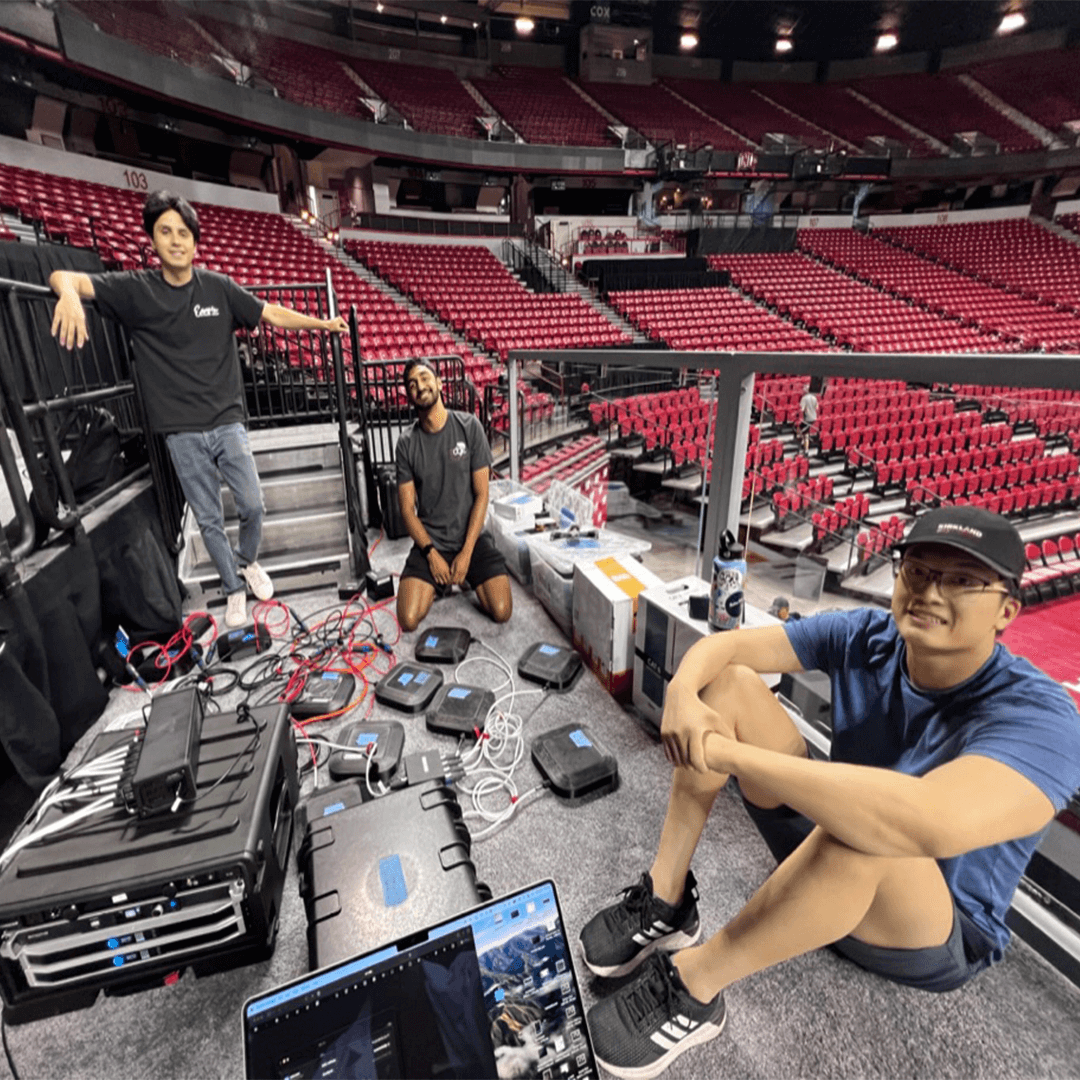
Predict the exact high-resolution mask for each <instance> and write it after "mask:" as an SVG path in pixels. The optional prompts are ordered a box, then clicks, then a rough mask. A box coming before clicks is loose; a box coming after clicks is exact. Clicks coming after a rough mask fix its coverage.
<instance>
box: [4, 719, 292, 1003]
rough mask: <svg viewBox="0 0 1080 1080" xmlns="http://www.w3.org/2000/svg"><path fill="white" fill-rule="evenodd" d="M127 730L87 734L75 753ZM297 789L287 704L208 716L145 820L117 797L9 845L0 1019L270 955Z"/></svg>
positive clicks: (108, 744) (53, 813)
mask: <svg viewBox="0 0 1080 1080" xmlns="http://www.w3.org/2000/svg"><path fill="white" fill-rule="evenodd" d="M130 739H131V732H130V731H127V732H123V731H121V732H111V733H106V734H102V735H99V736H98V737H97V739H95V740H94V742H93V744H92V745H91V747H90V749H89V750H88V751H87V753H86V756H85V757H84V761H85V760H89V759H90V758H92V757H96V756H97V755H99V754H101V753H104V752H106V751H108V750H111V749H113V748H115V747H117V746H119V745H120V744H122V743H123V742H125V741H127V740H130ZM297 792H298V787H297V772H296V743H295V741H294V739H293V737H292V728H291V726H290V722H289V713H288V706H287V705H284V704H276V705H264V706H259V707H256V708H253V709H251V710H250V712H248V713H246V714H245V715H244V716H242V717H238V716H237V714H236V713H222V714H220V715H217V716H207V717H206V720H205V722H204V724H203V728H202V734H201V738H200V741H199V748H198V769H197V772H196V794H195V798H194V800H193V801H192V802H191V803H190V804H184V805H183V806H182V807H181V808H180V809H179V810H178V811H177V812H176V813H175V814H163V815H160V816H158V817H154V818H148V819H140V818H137V817H135V816H133V815H132V814H129V813H128V812H127V810H125V809H123V808H121V807H117V808H116V809H115V810H107V811H105V812H103V813H102V814H101V815H100V816H97V817H92V818H88V819H87V820H86V821H85V823H80V824H78V825H76V826H75V827H74V828H72V829H71V831H70V832H59V833H57V834H55V835H54V836H53V837H51V838H50V840H49V842H47V843H45V844H42V845H31V846H28V847H24V848H22V849H20V850H19V851H18V852H16V853H15V855H14V856H13V858H12V859H11V861H10V862H9V863H8V864H7V865H6V866H5V867H4V869H3V871H2V873H0V996H2V997H3V1002H4V1019H5V1020H6V1021H7V1022H8V1023H9V1024H18V1023H23V1022H25V1021H28V1020H36V1019H39V1018H41V1017H45V1016H55V1015H57V1014H58V1013H63V1012H68V1011H70V1010H73V1009H81V1008H85V1007H87V1006H89V1005H92V1004H93V1003H94V1001H95V1000H97V997H98V995H99V994H100V993H101V992H102V991H104V992H105V993H108V994H119V993H130V992H132V991H135V990H141V989H145V988H147V987H151V986H160V985H161V984H162V983H163V982H165V981H171V979H172V978H173V977H175V973H176V972H180V971H183V970H184V969H186V968H189V967H190V968H191V969H192V970H193V971H194V972H195V974H196V975H204V974H209V973H211V972H216V971H221V970H224V969H227V968H231V967H237V966H239V965H242V964H248V963H254V962H256V961H259V960H264V959H266V958H268V957H269V956H270V955H271V954H272V953H273V949H274V943H275V940H276V937H277V924H278V912H279V908H280V902H281V894H282V889H283V887H284V884H285V873H286V869H287V866H288V857H289V845H290V842H291V840H292V820H293V813H292V812H293V807H294V806H295V805H296V799H297ZM62 816H63V815H62V812H61V810H59V809H58V808H55V807H54V808H50V809H49V810H47V811H46V813H45V816H44V817H43V818H42V821H41V825H42V826H46V825H49V824H51V823H53V822H55V821H59V820H61V818H62Z"/></svg>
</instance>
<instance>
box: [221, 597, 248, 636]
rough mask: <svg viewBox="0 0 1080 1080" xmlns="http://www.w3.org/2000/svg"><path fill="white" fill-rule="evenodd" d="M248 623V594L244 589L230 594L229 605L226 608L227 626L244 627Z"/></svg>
mask: <svg viewBox="0 0 1080 1080" xmlns="http://www.w3.org/2000/svg"><path fill="white" fill-rule="evenodd" d="M246 623H247V593H246V592H244V590H243V589H237V590H236V592H233V593H229V603H228V606H227V607H226V608H225V625H226V626H229V627H233V628H235V627H237V626H244V625H245V624H246Z"/></svg>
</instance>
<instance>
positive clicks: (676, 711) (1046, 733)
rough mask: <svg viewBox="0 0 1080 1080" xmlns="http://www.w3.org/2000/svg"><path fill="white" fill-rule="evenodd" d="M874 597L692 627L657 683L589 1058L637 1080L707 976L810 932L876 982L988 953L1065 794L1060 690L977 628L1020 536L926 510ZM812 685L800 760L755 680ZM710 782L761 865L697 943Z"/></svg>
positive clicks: (1000, 599)
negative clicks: (732, 797)
mask: <svg viewBox="0 0 1080 1080" xmlns="http://www.w3.org/2000/svg"><path fill="white" fill-rule="evenodd" d="M897 548H898V552H897V554H898V562H897V563H896V569H897V576H896V584H895V587H894V589H893V596H892V610H891V612H888V611H884V610H879V609H872V608H867V609H858V610H855V611H846V612H835V613H833V612H830V613H827V614H821V615H816V616H814V617H812V618H804V619H802V620H800V621H798V622H788V623H785V624H784V625H783V626H778V627H766V628H761V629H752V630H736V631H731V632H729V633H723V634H714V635H713V636H711V637H709V638H706V639H704V640H702V641H701V642H699V643H698V644H696V645H695V646H694V647H693V648H692V649H691V650H690V651H689V652H688V653H687V654H686V657H685V659H684V660H683V663H682V664H681V665H680V667H679V670H678V671H677V673H676V675H675V677H674V678H673V679H672V681H671V684H670V686H669V688H668V692H667V700H666V702H665V706H664V717H663V724H662V728H661V731H662V737H663V742H664V750H665V752H666V754H667V756H668V759H669V760H670V761H671V763H672V765H673V766H674V778H673V782H672V787H671V794H670V797H669V801H668V809H667V816H666V818H665V820H664V826H663V831H662V833H661V836H660V847H659V851H658V852H657V855H656V859H655V861H654V862H653V864H652V867H651V868H650V870H649V872H648V873H645V874H642V876H641V880H640V881H639V882H638V883H637V884H635V885H633V886H631V887H630V888H628V889H625V890H624V891H623V897H622V899H621V900H620V901H619V902H618V903H617V904H614V905H613V906H611V907H608V908H606V909H605V910H603V911H601V912H600V913H599V914H598V915H596V916H595V917H594V918H593V919H592V920H591V921H590V922H589V923H588V924H587V925H586V926H585V928H584V929H583V930H582V932H581V942H582V948H583V951H584V954H585V961H586V963H587V964H588V966H589V968H590V969H591V970H592V971H593V972H594V973H596V974H597V975H602V976H621V975H626V974H628V973H630V972H631V971H634V970H635V969H638V971H637V976H636V977H635V978H634V979H633V980H632V981H630V982H629V984H627V985H625V986H623V987H622V988H620V989H618V990H617V991H615V992H614V993H613V994H612V995H611V996H609V997H607V998H605V999H604V1000H602V1001H600V1002H599V1003H598V1004H597V1005H595V1006H594V1007H593V1009H592V1011H591V1013H590V1015H589V1028H590V1030H591V1032H592V1035H593V1039H594V1042H595V1044H596V1050H597V1054H598V1056H599V1058H600V1060H601V1062H602V1063H603V1065H604V1067H605V1068H606V1069H608V1070H609V1071H610V1072H612V1073H614V1074H615V1075H616V1076H621V1077H634V1078H638V1077H652V1076H656V1075H658V1074H659V1073H661V1072H663V1070H664V1069H666V1068H667V1067H668V1065H670V1064H671V1062H672V1061H673V1060H674V1059H675V1058H676V1057H677V1056H678V1055H679V1054H680V1053H682V1052H683V1051H684V1050H687V1049H689V1048H690V1047H691V1046H694V1045H696V1044H699V1043H703V1042H706V1041H708V1040H709V1039H711V1038H714V1037H715V1036H716V1035H718V1034H719V1033H720V1031H721V1030H722V1028H723V1026H724V1020H725V1007H724V993H723V992H724V990H725V989H726V988H727V987H729V986H730V985H731V984H732V983H734V982H736V981H738V980H739V979H742V978H744V977H745V976H747V975H750V974H752V973H753V972H756V971H761V970H762V969H763V968H767V967H771V966H772V965H774V964H779V963H780V962H781V961H784V960H788V959H790V958H791V957H794V956H799V955H801V954H802V953H805V952H808V951H809V950H811V949H817V948H820V947H821V946H824V945H832V947H833V948H834V949H835V950H836V951H837V952H839V953H840V954H841V955H843V956H845V957H847V958H848V959H850V960H853V961H854V962H855V963H857V964H859V965H860V966H862V967H864V968H866V969H868V970H869V971H873V972H876V973H877V974H879V975H882V976H884V977H885V978H887V979H891V980H893V981H895V982H899V983H904V984H906V985H909V986H914V987H919V988H921V989H924V990H933V991H944V990H953V989H956V988H958V987H960V986H962V985H963V984H964V983H966V982H967V981H968V980H969V979H971V978H972V977H973V976H974V975H976V974H977V973H978V972H979V971H981V970H982V969H983V968H985V967H988V966H989V965H990V964H992V963H994V962H996V961H998V960H1000V959H1001V958H1002V955H1003V952H1004V950H1005V947H1006V945H1007V943H1008V940H1009V931H1008V929H1007V928H1006V925H1005V913H1006V910H1007V909H1008V907H1009V904H1010V901H1011V899H1012V895H1013V893H1014V891H1015V889H1016V886H1017V884H1018V882H1019V880H1020V877H1021V875H1022V873H1023V871H1024V868H1025V866H1026V865H1027V862H1028V859H1029V858H1030V856H1031V853H1032V851H1033V850H1034V848H1035V846H1036V844H1037V843H1038V840H1039V836H1040V834H1041V832H1042V830H1043V829H1044V827H1045V826H1046V825H1047V824H1049V822H1050V821H1051V819H1052V818H1053V816H1054V815H1055V813H1057V812H1058V811H1059V810H1061V809H1062V807H1064V806H1065V804H1066V803H1067V801H1068V800H1069V798H1070V796H1071V795H1072V793H1073V792H1074V791H1076V789H1077V787H1078V786H1080V716H1078V715H1077V710H1076V707H1075V706H1074V704H1073V702H1072V700H1071V698H1070V697H1069V696H1068V694H1067V693H1066V692H1065V690H1064V689H1063V688H1062V687H1060V686H1059V685H1058V684H1057V683H1055V682H1053V681H1052V680H1050V679H1049V678H1047V677H1046V676H1045V675H1043V674H1042V673H1041V672H1039V671H1038V670H1037V669H1036V668H1035V667H1033V666H1032V665H1031V664H1030V663H1028V661H1026V660H1024V659H1022V658H1019V657H1016V656H1013V655H1012V654H1011V653H1010V652H1009V651H1008V649H1006V648H1005V646H1004V645H1001V644H999V643H997V642H996V640H995V638H996V636H997V634H998V633H999V632H1000V631H1002V630H1004V629H1005V627H1007V626H1008V625H1009V623H1010V622H1012V620H1013V619H1014V618H1015V617H1016V615H1017V614H1018V612H1019V610H1020V601H1019V600H1018V598H1017V597H1018V593H1019V580H1020V577H1021V575H1022V574H1023V572H1024V566H1025V559H1024V545H1023V543H1022V541H1021V539H1020V536H1019V534H1018V533H1017V532H1016V530H1015V529H1014V528H1013V526H1012V525H1011V524H1010V523H1009V522H1008V521H1007V520H1006V519H1005V518H1003V517H1000V516H999V515H997V514H991V513H989V512H988V511H985V510H981V509H977V508H974V507H948V508H943V509H940V510H935V511H932V512H930V513H928V514H926V515H925V516H924V517H922V518H920V519H919V521H918V522H916V524H915V525H914V527H913V528H912V530H911V532H910V533H909V535H908V536H907V538H906V540H905V541H903V542H902V543H901V544H898V545H897ZM808 669H817V670H821V671H824V672H827V673H828V674H829V676H830V680H831V683H832V713H833V741H832V754H831V760H830V761H814V760H810V759H809V758H808V756H807V750H806V744H805V743H804V741H803V739H802V737H801V736H800V735H799V733H798V731H797V730H796V728H795V726H794V725H793V723H792V722H791V720H790V718H789V717H788V714H787V713H786V712H785V710H784V709H783V708H782V707H781V706H780V704H779V702H777V700H776V698H775V697H774V696H773V695H772V694H771V693H770V691H769V690H768V688H767V687H766V686H765V683H764V682H763V681H762V680H761V679H760V678H759V677H758V674H757V673H758V672H795V671H804V670H808ZM729 776H734V777H736V779H737V780H738V783H739V787H740V789H741V793H742V797H743V801H744V803H745V805H746V809H747V812H748V813H749V814H750V817H751V819H752V820H753V822H754V824H755V825H756V826H757V828H758V830H759V831H760V832H761V834H762V837H763V838H764V840H765V842H766V843H767V844H768V845H769V848H770V849H771V851H772V853H773V854H774V856H775V857H776V860H777V862H778V863H779V864H780V865H779V866H778V867H777V869H776V870H775V871H774V872H773V874H772V875H771V876H770V877H769V878H768V879H767V880H766V881H765V883H764V885H762V886H761V888H760V889H759V890H758V891H757V892H756V893H755V894H754V895H753V896H752V897H751V898H750V900H749V902H748V903H747V904H746V906H745V907H744V908H743V909H742V911H741V912H739V914H738V915H736V916H735V918H734V919H732V920H731V922H729V923H728V924H727V925H726V926H725V927H723V929H721V930H720V931H719V932H718V933H717V934H715V935H714V936H713V937H711V938H710V939H709V940H708V941H706V942H705V943H704V944H701V945H697V946H695V947H693V948H690V947H689V946H691V945H693V943H694V942H695V941H696V940H697V939H698V937H699V935H700V933H701V926H700V921H699V917H698V904H697V900H698V894H697V887H696V883H695V880H694V875H693V873H692V872H691V871H690V862H691V858H692V856H693V854H694V850H695V848H696V846H697V843H698V840H699V838H700V836H701V832H702V829H703V828H704V825H705V820H706V818H707V817H708V815H709V811H710V809H711V808H712V805H713V801H714V800H715V798H716V796H717V794H718V792H719V791H720V789H721V788H722V787H723V786H724V784H725V783H726V782H727V779H728V777H729Z"/></svg>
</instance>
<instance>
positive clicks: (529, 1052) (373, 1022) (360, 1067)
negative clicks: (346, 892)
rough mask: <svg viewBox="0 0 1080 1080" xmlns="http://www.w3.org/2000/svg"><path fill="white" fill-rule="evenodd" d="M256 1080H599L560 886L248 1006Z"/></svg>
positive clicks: (544, 886)
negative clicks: (359, 1079)
mask: <svg viewBox="0 0 1080 1080" xmlns="http://www.w3.org/2000/svg"><path fill="white" fill-rule="evenodd" d="M243 1025H244V1062H245V1067H246V1071H247V1075H248V1077H260V1078H269V1077H305V1078H320V1080H321V1078H329V1077H461V1078H471V1077H530V1076H531V1077H538V1078H541V1080H576V1078H585V1077H595V1076H596V1075H597V1070H596V1064H595V1061H594V1058H593V1054H592V1047H591V1044H590V1042H589V1036H588V1031H587V1029H586V1027H585V1017H584V1011H583V1009H582V1003H581V995H580V993H579V990H578V985H577V979H576V977H575V975H574V966H573V962H572V960H571V956H570V949H569V945H568V943H567V939H566V934H565V931H564V926H563V920H562V913H561V911H560V910H559V902H558V898H557V896H556V894H555V887H554V885H553V883H552V882H550V881H544V882H540V883H539V884H537V885H532V886H530V887H529V888H527V889H523V890H522V891H520V892H517V893H514V894H512V895H510V896H506V897H503V898H501V899H499V900H492V901H489V902H488V903H486V904H484V905H482V906H481V907H478V908H475V909H473V910H472V911H470V912H468V913H466V914H464V915H458V916H455V917H454V918H452V919H449V920H447V921H445V922H443V923H439V924H437V925H436V926H433V927H431V928H429V929H428V930H426V931H422V932H421V933H418V934H410V935H409V936H408V937H405V938H402V939H400V940H398V941H396V942H394V943H392V944H390V945H386V946H383V947H381V948H378V949H375V950H374V951H372V952H370V953H367V954H365V955H363V956H358V957H354V958H353V959H351V960H346V961H343V962H341V963H339V964H335V965H334V966H333V967H328V968H323V969H322V970H321V971H318V972H315V973H313V974H311V975H307V976H304V977H303V978H300V979H296V980H294V981H293V982H290V983H287V984H286V985H285V986H281V987H278V988H277V989H275V990H272V991H270V992H269V993H266V994H261V995H259V996H258V997H254V998H251V999H250V1000H249V1001H248V1002H246V1004H245V1005H244V1013H243Z"/></svg>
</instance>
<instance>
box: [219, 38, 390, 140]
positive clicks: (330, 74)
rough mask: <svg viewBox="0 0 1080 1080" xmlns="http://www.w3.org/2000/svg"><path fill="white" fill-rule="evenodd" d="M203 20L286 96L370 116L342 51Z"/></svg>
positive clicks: (330, 109) (342, 112) (348, 113)
mask: <svg viewBox="0 0 1080 1080" xmlns="http://www.w3.org/2000/svg"><path fill="white" fill-rule="evenodd" d="M201 22H202V25H203V26H204V27H205V28H206V29H207V31H208V32H209V33H210V34H212V35H213V36H214V37H215V38H216V39H217V40H219V41H221V42H223V43H225V44H226V45H227V47H228V49H229V51H230V52H231V53H232V54H233V55H234V56H235V57H236V58H237V59H238V60H242V61H243V62H244V63H245V64H247V65H248V66H250V67H251V68H253V69H254V70H255V71H257V72H258V73H259V74H260V75H261V76H263V77H264V78H265V79H266V80H267V81H268V82H270V83H271V84H272V85H273V86H274V87H275V89H276V90H277V92H278V93H279V94H280V95H281V96H282V97H283V98H285V99H286V100H288V101H294V102H296V103H297V104H298V105H306V106H307V107H308V108H311V109H322V110H323V111H324V112H333V113H338V114H340V115H342V116H353V117H357V118H360V119H364V120H370V119H371V112H370V110H369V109H368V108H367V107H366V106H365V105H364V104H363V103H362V100H361V99H362V98H363V97H364V90H363V88H362V87H361V86H360V85H359V84H357V83H356V82H354V81H353V80H352V79H351V78H349V76H348V74H347V73H346V71H345V69H344V68H343V67H342V63H343V62H344V60H345V57H344V55H343V54H342V53H339V52H336V51H334V50H331V49H323V48H320V47H319V46H317V45H308V44H307V43H306V42H303V41H295V40H286V39H285V38H279V37H274V36H273V35H272V34H268V33H265V32H262V31H260V32H258V33H255V32H250V31H244V30H241V29H240V27H238V26H234V25H232V24H231V23H227V22H221V21H218V20H215V19H210V18H206V17H202V18H201Z"/></svg>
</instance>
